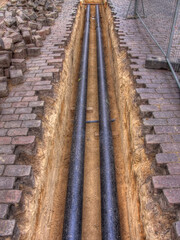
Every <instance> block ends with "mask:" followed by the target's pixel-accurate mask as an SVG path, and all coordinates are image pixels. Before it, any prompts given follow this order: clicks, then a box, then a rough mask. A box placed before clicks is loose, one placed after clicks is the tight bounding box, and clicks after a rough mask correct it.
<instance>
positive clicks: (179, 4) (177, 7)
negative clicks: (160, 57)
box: [166, 0, 180, 58]
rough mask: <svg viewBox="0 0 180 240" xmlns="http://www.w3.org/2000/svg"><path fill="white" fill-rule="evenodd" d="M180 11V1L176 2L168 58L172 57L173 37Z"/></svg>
mask: <svg viewBox="0 0 180 240" xmlns="http://www.w3.org/2000/svg"><path fill="white" fill-rule="evenodd" d="M179 9H180V0H177V2H176V9H175V12H174V18H173V23H172V28H171V34H170V38H169V44H168V49H167V54H166V58H169V57H170V53H171V47H172V43H173V37H174V32H175V26H176V22H177V18H178V13H179Z"/></svg>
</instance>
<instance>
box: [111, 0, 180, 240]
mask: <svg viewBox="0 0 180 240" xmlns="http://www.w3.org/2000/svg"><path fill="white" fill-rule="evenodd" d="M118 4H119V5H118ZM109 6H110V7H111V9H112V14H113V18H114V27H115V31H116V32H117V36H118V38H119V47H120V48H121V49H122V48H125V49H127V52H128V54H129V57H130V61H131V69H132V73H133V75H134V81H135V86H136V93H137V96H138V99H139V101H138V102H140V114H141V117H142V124H143V132H144V135H145V145H146V150H147V153H154V154H155V156H156V157H155V163H156V172H157V176H153V177H152V184H153V188H154V191H155V193H158V192H162V193H163V194H161V195H159V198H161V196H162V201H166V206H167V208H170V207H171V208H173V209H174V211H176V212H177V222H175V223H174V224H173V227H172V239H173V240H177V239H180V221H179V220H180V219H179V214H178V210H177V209H178V207H179V206H180V98H179V97H180V93H179V88H178V86H177V84H176V82H175V80H174V79H173V77H172V75H171V72H169V71H164V70H153V69H146V68H145V60H146V57H147V56H148V55H151V54H152V53H153V51H154V50H156V49H157V47H156V46H155V44H154V43H153V42H152V41H150V40H149V39H148V35H147V34H146V31H145V29H144V32H143V28H142V26H141V31H139V22H138V20H137V19H129V20H126V19H125V18H124V11H127V7H128V2H127V1H115V0H112V1H111V0H110V1H109ZM118 6H119V7H118ZM117 7H118V8H117ZM121 7H122V9H121ZM120 12H121V13H122V14H120ZM156 24H158V23H157V22H154V26H156ZM142 33H143V34H142ZM146 39H147V41H146ZM147 43H151V44H147ZM159 167H160V169H162V171H160V172H159Z"/></svg>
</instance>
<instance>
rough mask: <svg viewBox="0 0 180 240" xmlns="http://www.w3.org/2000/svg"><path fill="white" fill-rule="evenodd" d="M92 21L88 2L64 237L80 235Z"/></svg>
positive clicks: (74, 239) (76, 238)
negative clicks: (90, 28)
mask: <svg viewBox="0 0 180 240" xmlns="http://www.w3.org/2000/svg"><path fill="white" fill-rule="evenodd" d="M89 25H90V6H89V5H88V6H87V9H86V20H85V30H84V39H83V47H82V57H81V67H80V79H79V84H78V96H77V102H76V113H75V123H74V129H73V137H72V146H71V158H70V167H69V177H68V187H67V196H66V207H65V215H64V225H63V237H62V239H63V240H80V239H81V228H82V202H83V177H84V149H85V128H86V102H87V76H88V54H89Z"/></svg>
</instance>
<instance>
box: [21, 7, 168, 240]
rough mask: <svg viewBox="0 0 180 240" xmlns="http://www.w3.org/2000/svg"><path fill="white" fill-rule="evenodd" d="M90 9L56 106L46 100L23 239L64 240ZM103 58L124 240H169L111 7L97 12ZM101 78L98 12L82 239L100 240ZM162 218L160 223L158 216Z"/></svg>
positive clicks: (80, 23) (69, 52)
mask: <svg viewBox="0 0 180 240" xmlns="http://www.w3.org/2000/svg"><path fill="white" fill-rule="evenodd" d="M85 9H86V6H81V7H80V6H79V8H78V12H77V16H76V20H75V24H74V27H73V30H72V35H71V40H70V42H69V44H68V46H67V48H66V51H65V60H64V63H63V71H62V73H61V80H60V82H59V83H57V84H55V86H54V91H55V94H54V96H55V97H54V99H52V98H48V99H47V98H46V99H45V101H46V108H45V114H44V117H43V129H46V131H44V133H43V137H42V140H39V141H38V143H37V154H36V156H35V157H34V158H33V159H31V160H30V161H31V164H32V166H33V170H34V176H35V187H34V189H31V188H28V187H26V191H25V194H24V208H23V211H22V208H21V209H20V210H19V211H17V213H16V215H17V218H18V226H19V229H20V233H21V236H20V239H22V240H24V239H26V240H28V239H32V240H41V239H44V240H46V239H47V240H48V239H52V240H60V239H62V232H63V222H64V211H65V202H66V193H67V184H68V172H69V162H70V152H71V141H72V133H73V123H74V115H75V103H76V97H77V87H78V82H79V70H80V60H81V45H82V40H83V31H84V18H85ZM100 16H101V24H102V36H103V42H104V56H105V66H106V75H107V85H108V95H109V108H110V117H111V119H113V121H112V122H111V128H112V136H113V147H114V159H115V170H116V185H117V198H118V207H119V215H120V217H119V218H120V232H121V239H122V240H134V239H136V240H144V239H149V240H161V239H163V240H168V239H170V236H169V235H168V233H164V232H163V230H162V225H163V226H166V227H168V224H169V223H168V216H165V217H163V213H162V211H161V209H160V207H159V205H158V203H157V202H156V201H154V199H153V197H152V189H151V180H150V176H152V175H153V173H154V172H153V170H152V168H151V164H152V158H148V156H147V155H146V153H145V149H144V139H143V136H142V133H141V120H140V116H139V110H138V106H137V103H136V95H135V90H134V85H133V77H132V75H131V71H130V68H129V65H130V62H129V59H128V56H127V52H126V50H124V49H119V45H118V41H117V37H116V34H115V31H114V27H113V18H112V16H111V12H110V9H109V8H108V7H106V8H104V6H103V5H102V6H100ZM94 120H95V121H96V120H99V113H98V79H97V45H96V17H95V6H94V5H92V6H91V16H90V35H89V58H88V89H87V108H86V121H89V122H88V123H87V124H86V137H85V158H84V188H83V211H82V239H83V240H86V239H88V240H89V239H90V240H96V239H97V240H99V239H102V229H101V185H100V151H99V122H91V121H94ZM157 215H158V219H159V220H158V221H159V222H160V221H161V224H162V225H161V224H160V223H159V222H158V223H157V219H156V216H157Z"/></svg>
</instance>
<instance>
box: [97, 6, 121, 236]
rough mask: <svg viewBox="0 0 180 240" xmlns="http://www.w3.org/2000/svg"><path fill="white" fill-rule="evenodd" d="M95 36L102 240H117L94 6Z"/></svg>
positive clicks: (107, 115)
mask: <svg viewBox="0 0 180 240" xmlns="http://www.w3.org/2000/svg"><path fill="white" fill-rule="evenodd" d="M96 36H97V65H98V94H99V119H100V120H99V128H100V130H99V136H100V166H101V222H102V223H101V224H102V239H103V240H117V239H121V238H120V228H119V211H118V203H117V189H116V176H115V164H114V153H113V141H112V132H111V126H110V121H111V120H110V113H109V102H108V93H107V82H106V72H105V63H104V55H103V43H102V33H101V24H100V15H99V6H98V5H96Z"/></svg>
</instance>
